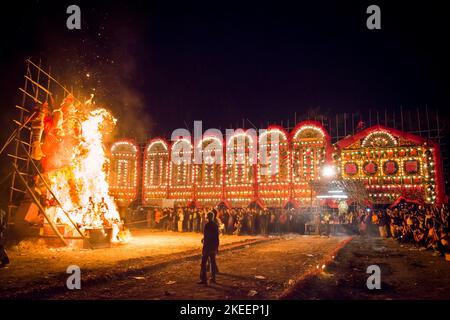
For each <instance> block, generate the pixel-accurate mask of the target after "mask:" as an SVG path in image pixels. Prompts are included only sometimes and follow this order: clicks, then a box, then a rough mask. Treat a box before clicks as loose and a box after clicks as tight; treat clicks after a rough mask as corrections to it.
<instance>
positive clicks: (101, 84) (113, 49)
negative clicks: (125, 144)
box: [41, 13, 153, 141]
mask: <svg viewBox="0 0 450 320" xmlns="http://www.w3.org/2000/svg"><path fill="white" fill-rule="evenodd" d="M95 18H96V19H98V20H96V21H89V20H88V21H87V22H86V25H83V26H82V29H81V30H80V31H79V32H72V31H68V30H64V29H57V30H52V31H48V32H47V33H46V36H45V39H46V40H45V43H44V45H43V48H48V49H43V50H42V51H41V56H42V60H43V61H44V62H45V63H46V64H48V65H50V66H51V71H52V75H53V76H54V77H55V78H56V79H58V80H59V81H60V82H61V83H62V84H63V85H65V86H67V88H68V89H69V90H73V92H74V95H75V96H76V97H77V98H78V99H80V100H81V101H85V100H87V99H88V98H89V97H90V95H91V94H94V95H95V96H94V101H95V104H96V105H97V107H102V108H106V109H108V110H110V111H111V112H112V113H113V115H114V117H115V118H116V119H117V126H116V128H115V130H114V135H113V136H112V137H111V138H122V137H126V138H134V139H136V140H138V141H143V140H144V139H145V138H146V137H148V136H149V135H150V132H151V129H152V126H153V122H152V118H151V116H150V115H149V113H148V111H147V110H146V107H147V105H146V102H145V99H144V97H143V92H142V90H143V87H144V86H142V85H141V83H140V82H142V80H145V75H142V74H141V73H140V68H139V65H140V63H142V61H141V60H140V59H143V57H139V52H140V49H141V48H139V47H140V46H141V45H142V43H143V42H145V41H144V39H143V36H142V34H141V31H140V28H139V25H138V23H137V22H136V23H135V24H132V23H131V24H129V25H127V24H126V23H124V24H120V25H118V24H117V23H116V21H115V17H114V16H111V15H108V13H105V14H103V15H100V16H99V15H95ZM130 19H131V18H130ZM56 39H57V42H58V45H57V46H56V45H55V44H56V43H55V40H56ZM144 58H145V57H144ZM44 66H45V65H44ZM139 79H140V80H139ZM52 91H53V90H52ZM55 92H56V91H55ZM54 98H55V100H56V102H57V103H58V101H61V100H62V93H59V96H56V97H54ZM59 103H60V102H59Z"/></svg>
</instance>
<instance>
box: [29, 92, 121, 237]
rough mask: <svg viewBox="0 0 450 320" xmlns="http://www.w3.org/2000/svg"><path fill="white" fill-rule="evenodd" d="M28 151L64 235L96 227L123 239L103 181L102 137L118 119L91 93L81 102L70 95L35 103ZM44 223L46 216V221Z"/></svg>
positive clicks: (48, 208) (51, 216) (49, 209)
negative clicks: (56, 103)
mask: <svg viewBox="0 0 450 320" xmlns="http://www.w3.org/2000/svg"><path fill="white" fill-rule="evenodd" d="M34 112H35V118H34V119H33V121H32V148H31V157H32V158H33V159H34V160H40V162H41V167H42V174H41V175H40V177H42V179H44V180H45V182H44V181H40V183H39V180H41V179H40V178H39V177H38V178H37V181H36V186H41V190H40V192H39V193H40V194H41V199H42V201H41V202H42V203H44V208H45V214H46V215H47V216H48V217H49V219H51V221H53V222H54V223H55V224H56V225H63V226H64V230H63V232H64V236H68V237H70V236H75V235H76V232H77V230H76V229H77V228H78V229H79V230H81V231H82V232H84V233H85V234H86V235H89V233H90V232H91V233H92V232H93V231H95V232H101V233H103V234H104V235H109V237H108V239H110V241H111V242H118V241H121V240H123V239H122V233H121V232H120V231H121V230H122V225H121V219H120V215H119V212H118V210H117V207H116V204H115V202H114V199H113V198H112V197H111V196H110V195H109V186H108V182H107V170H106V167H107V163H108V158H107V156H106V154H105V148H104V142H103V141H104V138H105V137H106V136H107V135H108V134H110V133H111V132H112V129H113V128H114V126H115V124H116V121H117V120H116V119H115V118H114V117H113V116H112V114H111V113H110V112H109V111H107V110H106V109H104V108H96V106H95V103H94V102H93V101H92V96H91V99H89V100H87V101H85V102H80V101H78V100H76V99H75V98H74V97H73V96H72V95H68V96H66V97H65V98H64V99H63V101H62V103H61V104H60V105H59V106H57V107H54V108H53V110H50V108H49V105H48V104H47V103H43V104H42V105H39V106H37V107H36V108H35V110H34ZM44 224H45V222H44Z"/></svg>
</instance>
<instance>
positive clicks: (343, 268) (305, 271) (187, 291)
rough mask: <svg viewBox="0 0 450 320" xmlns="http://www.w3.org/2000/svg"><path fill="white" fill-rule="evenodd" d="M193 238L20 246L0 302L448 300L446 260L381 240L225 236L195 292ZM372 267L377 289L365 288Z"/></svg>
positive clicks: (0, 278) (0, 281)
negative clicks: (212, 278) (78, 279)
mask: <svg viewBox="0 0 450 320" xmlns="http://www.w3.org/2000/svg"><path fill="white" fill-rule="evenodd" d="M200 239H201V235H200V234H193V233H183V234H179V233H172V232H168V233H161V232H149V231H142V230H141V231H139V230H137V231H134V236H133V239H132V240H131V241H130V243H129V244H126V245H121V246H118V247H114V248H109V249H96V250H78V249H64V250H55V249H48V248H45V247H42V246H40V245H34V246H27V245H22V246H20V248H18V249H16V251H10V252H9V253H10V256H11V261H12V263H11V265H10V266H9V267H8V268H3V269H0V299H2V298H7V299H14V298H16V299H64V300H67V299H381V300H383V299H450V262H448V261H445V259H444V258H442V257H437V256H433V255H432V253H431V252H430V251H425V250H422V249H418V248H415V247H414V246H412V245H400V244H399V243H398V242H396V241H395V240H392V239H380V238H360V237H354V238H350V237H330V238H327V237H320V236H300V235H285V236H282V237H268V238H265V237H245V236H241V237H237V236H225V237H222V238H221V248H220V252H219V256H218V264H219V269H220V274H219V275H218V277H217V280H218V283H217V284H210V285H209V286H203V285H197V284H196V282H197V281H198V275H199V264H200V255H201V252H200V248H201V244H200ZM37 249H39V250H37ZM70 264H76V265H79V266H80V267H81V270H82V289H81V290H74V291H70V290H68V289H67V288H66V287H65V281H66V279H67V277H68V275H67V274H66V272H65V271H66V268H67V266H68V265H70ZM372 264H376V265H378V266H380V268H381V283H382V289H381V290H368V289H367V287H366V279H367V277H368V276H369V275H368V274H367V273H366V268H367V266H369V265H372Z"/></svg>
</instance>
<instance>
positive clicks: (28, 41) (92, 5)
mask: <svg viewBox="0 0 450 320" xmlns="http://www.w3.org/2000/svg"><path fill="white" fill-rule="evenodd" d="M190 2H193V1H180V2H171V1H161V2H154V1H141V2H133V3H128V1H127V2H125V1H124V2H118V1H104V2H94V1H54V2H53V1H20V0H17V1H13V2H11V3H9V4H3V3H2V5H3V6H4V7H3V9H2V19H0V32H1V41H0V43H1V46H2V48H1V56H2V58H1V60H0V63H1V76H0V84H1V90H0V95H1V102H2V117H1V121H2V122H1V125H2V128H4V129H3V130H2V131H1V140H2V141H5V139H6V136H7V135H9V133H10V132H11V131H10V128H12V125H11V124H12V122H11V119H12V118H13V114H14V112H15V109H14V108H13V106H14V104H16V103H20V94H19V91H18V88H19V87H20V86H21V85H22V84H23V74H24V71H25V69H24V68H25V63H24V61H25V59H26V58H28V57H30V58H31V59H32V60H33V61H36V62H37V61H39V59H41V61H42V63H43V65H44V66H51V68H52V74H54V75H55V76H56V77H57V78H58V79H59V80H60V81H61V82H63V83H66V84H68V85H69V86H73V87H74V88H75V89H76V91H78V92H81V93H82V94H84V95H86V96H87V95H88V94H90V93H92V92H94V93H95V94H96V101H97V103H98V104H100V105H104V106H107V107H108V108H110V109H112V110H113V113H114V115H115V116H116V117H117V118H118V121H119V126H118V128H117V133H116V134H117V137H131V138H137V139H138V140H139V141H144V139H146V138H149V137H154V136H165V137H169V134H170V133H171V131H172V130H173V129H175V128H179V127H186V126H187V127H189V128H191V127H192V125H193V121H194V120H203V122H204V123H203V126H204V128H209V127H216V128H221V129H225V128H230V127H238V126H241V125H242V119H249V120H250V121H251V122H252V123H254V124H255V125H256V126H257V127H259V126H260V125H264V126H265V125H266V124H267V123H268V122H272V123H280V122H281V121H286V119H288V118H290V120H291V121H293V119H294V113H296V114H297V116H298V118H301V117H304V116H305V115H307V114H328V115H330V114H331V115H332V114H335V113H340V112H349V113H356V112H359V111H366V110H368V109H372V110H377V109H378V110H380V111H381V112H382V110H384V109H385V108H387V109H388V110H391V109H395V108H398V107H399V106H400V105H402V106H403V108H405V109H406V110H407V109H411V110H416V108H421V109H423V108H424V106H425V105H427V106H428V108H429V109H431V110H440V112H441V116H442V117H444V116H445V113H446V109H447V107H448V103H449V101H450V99H449V98H450V97H449V95H450V94H449V92H450V91H449V90H448V87H446V86H445V84H444V81H445V80H446V79H447V78H448V76H449V74H450V72H449V71H450V68H449V65H450V64H449V59H450V50H449V49H448V45H447V43H448V41H449V37H448V31H449V30H450V19H449V18H448V17H447V15H448V10H446V8H444V7H442V6H441V5H440V4H433V5H431V4H428V2H422V3H421V5H420V6H419V5H414V4H411V3H410V2H409V1H395V5H394V4H393V2H394V1H390V2H389V3H385V2H380V1H370V2H369V1H359V2H353V3H348V1H345V3H344V1H335V2H331V1H330V2H324V1H307V2H306V1H305V2H303V1H295V2H294V1H293V2H285V3H282V2H280V1H273V2H263V1H258V2H247V1H246V2H245V3H246V4H245V5H243V4H242V2H243V1H239V2H234V3H231V2H230V1H223V2H222V1H206V2H199V1H195V3H190ZM71 4H77V5H79V6H80V7H81V18H82V29H81V30H68V29H67V28H66V19H67V17H68V14H66V8H67V6H68V5H71ZM370 4H377V5H379V6H380V7H381V17H382V18H381V20H382V21H381V23H382V29H381V30H368V29H367V28H366V19H367V17H368V14H366V8H367V6H368V5H370ZM87 74H89V75H90V76H89V77H87V76H86V75H87ZM284 123H286V122H284ZM244 125H245V126H250V122H248V121H245V123H244ZM291 125H292V123H291ZM2 158H3V156H2ZM2 167H3V166H2ZM8 170H9V167H8ZM8 170H7V171H6V172H8ZM0 182H1V181H0Z"/></svg>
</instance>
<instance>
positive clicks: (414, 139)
mask: <svg viewBox="0 0 450 320" xmlns="http://www.w3.org/2000/svg"><path fill="white" fill-rule="evenodd" d="M264 135H267V137H266V139H264ZM274 137H276V139H274ZM238 141H240V143H237V142H238ZM120 143H123V142H120ZM212 143H215V145H216V149H215V150H216V153H222V154H221V157H220V159H221V160H220V161H217V158H216V157H211V154H208V156H206V157H204V155H203V152H204V150H206V148H208V147H209V146H210V145H211V144H212ZM177 146H178V147H179V148H177ZM197 147H198V148H199V150H200V152H201V156H202V159H203V161H202V162H201V163H200V164H197V163H195V161H193V159H194V148H195V146H194V144H193V142H192V141H190V140H189V139H186V138H180V139H178V140H176V141H174V142H172V143H171V144H170V143H169V142H167V141H166V140H165V139H163V138H157V139H153V140H151V141H150V142H149V143H148V145H147V146H146V148H145V153H144V158H143V170H142V172H143V176H142V199H143V202H144V204H149V203H152V201H154V200H157V199H173V200H174V201H175V203H177V204H179V205H195V206H213V205H217V204H219V203H223V204H224V205H226V206H238V207H240V206H248V205H250V204H252V203H253V204H256V205H259V206H261V207H285V206H287V205H288V204H290V205H291V206H293V207H299V206H309V205H311V204H312V202H313V199H316V194H315V193H316V192H315V191H314V188H313V187H312V185H313V184H314V183H315V182H317V181H320V180H321V179H322V180H323V179H324V178H323V177H322V174H321V173H322V170H323V168H325V166H334V167H335V168H336V169H337V179H339V180H342V181H343V182H345V181H355V182H362V184H361V185H362V186H363V187H364V188H365V190H364V194H367V195H368V199H367V203H369V204H393V203H395V202H398V201H400V200H402V199H404V200H407V201H413V202H416V203H431V204H438V205H439V204H442V203H444V202H445V201H446V196H445V191H444V182H443V171H442V170H443V169H442V160H441V158H440V157H441V156H440V148H439V145H438V144H437V143H435V142H433V141H431V140H428V139H425V138H422V137H420V136H416V135H413V134H409V133H406V132H402V131H399V130H397V129H392V128H388V127H384V126H381V125H375V126H372V127H370V128H367V129H364V130H361V131H359V132H357V133H356V134H354V135H351V136H348V137H346V138H344V139H341V140H339V141H337V143H335V144H334V145H332V144H331V139H330V136H329V134H328V132H327V130H326V129H325V128H324V126H323V125H322V124H321V123H320V122H318V121H303V122H300V123H299V124H298V125H297V126H296V127H295V128H294V129H293V130H292V131H291V132H290V133H289V132H287V131H286V130H285V129H284V128H282V127H280V126H269V127H268V128H267V130H266V131H265V132H263V133H262V134H259V136H258V137H256V136H255V135H252V134H250V133H249V132H248V131H245V130H242V129H238V130H235V134H234V135H232V136H231V137H228V139H225V138H224V139H221V137H217V136H204V137H203V139H202V140H201V141H200V142H198V146H197ZM274 147H277V149H278V152H277V153H276V159H275V160H276V161H275V167H270V166H269V164H263V163H262V162H261V161H259V160H261V156H262V153H263V152H265V153H266V154H267V155H270V154H271V152H272V149H273V148H274ZM113 148H115V145H113ZM174 148H177V149H176V150H174ZM254 148H256V149H257V153H256V154H257V159H254V157H253V156H252V154H253V153H252V150H254ZM115 150H116V149H115ZM125 154H131V153H130V151H124V152H123V154H121V153H117V152H112V153H111V157H112V158H111V163H115V161H117V159H119V158H120V159H122V158H124V155H125ZM133 154H134V156H135V157H136V156H137V153H133ZM174 154H177V155H178V156H177V160H175V161H172V157H173V156H174ZM183 155H184V156H187V157H179V156H183ZM205 155H206V154H205ZM215 156H217V154H215ZM116 158H117V159H116ZM181 158H182V159H183V160H180V159H181ZM133 159H135V158H133ZM133 161H135V160H130V162H129V165H128V167H127V168H128V169H127V170H125V169H122V171H121V172H118V171H117V172H116V173H115V176H116V180H114V181H112V180H111V181H110V185H111V192H112V194H113V196H114V197H116V198H120V196H121V194H120V192H123V191H120V192H119V190H124V188H127V190H128V191H127V192H128V197H129V198H128V200H129V201H130V200H131V198H130V197H131V196H132V195H137V192H138V186H137V185H136V183H134V182H133V183H131V182H130V181H135V180H130V179H131V178H130V177H131V176H130V174H131V175H136V174H137V172H139V171H138V170H137V168H136V166H135V165H133V164H132V163H135V162H133ZM131 168H134V169H131ZM274 168H275V171H274V172H273V173H270V170H273V169H274ZM130 170H131V171H130ZM262 170H269V174H262ZM131 172H133V173H131ZM124 175H127V176H124ZM125 181H126V183H127V184H123V183H122V182H125ZM353 185H355V184H353ZM133 188H134V189H133ZM114 190H117V192H119V193H115V191H114ZM352 201H354V199H351V198H349V199H348V200H347V202H348V203H349V204H350V203H352Z"/></svg>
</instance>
